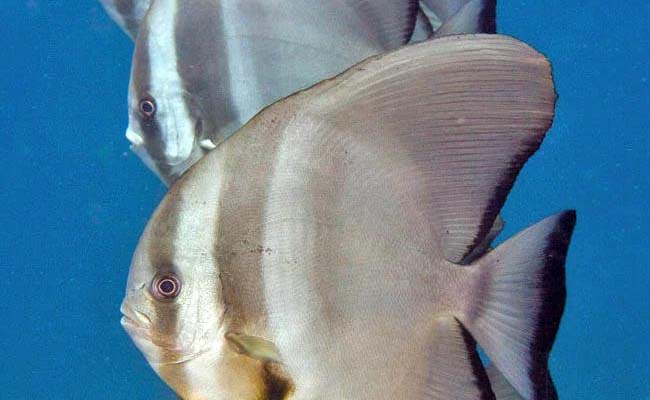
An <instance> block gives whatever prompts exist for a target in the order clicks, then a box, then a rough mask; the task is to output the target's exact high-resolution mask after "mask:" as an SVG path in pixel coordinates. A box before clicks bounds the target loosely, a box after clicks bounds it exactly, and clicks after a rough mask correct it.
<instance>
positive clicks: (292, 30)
mask: <svg viewBox="0 0 650 400" xmlns="http://www.w3.org/2000/svg"><path fill="white" fill-rule="evenodd" d="M461 3H464V2H461ZM480 3H483V2H480ZM418 4H419V3H418V1H413V0H399V1H396V0H374V1H372V2H370V1H365V0H363V1H362V0H347V1H313V0H293V1H287V0H250V1H240V0H183V1H180V0H165V1H162V0H155V1H153V2H152V3H151V6H150V9H149V12H148V13H147V14H146V16H145V17H144V20H143V21H142V23H141V24H140V27H139V33H138V36H137V40H136V48H135V53H134V58H133V65H132V71H131V83H130V86H129V127H128V129H127V132H126V136H127V138H128V139H129V140H130V141H131V143H132V147H131V148H132V150H133V151H134V152H135V153H136V154H138V156H139V157H140V158H141V159H142V160H143V161H144V162H145V164H147V166H148V167H149V168H150V169H152V170H153V171H154V172H155V173H156V174H157V175H158V176H159V177H160V178H161V179H162V180H163V181H164V182H165V183H166V184H168V185H169V184H171V183H173V182H174V181H175V180H176V179H177V178H178V177H179V176H180V175H181V174H182V173H183V172H184V171H185V170H187V169H188V168H189V167H190V166H191V165H192V164H194V163H195V162H196V161H198V160H199V159H200V158H201V157H202V156H203V155H204V154H205V153H206V152H207V151H210V150H212V149H213V148H214V147H216V146H217V145H218V144H219V143H220V142H221V141H223V140H224V139H225V138H227V137H228V136H230V135H231V134H232V133H234V132H235V131H236V130H238V129H239V128H240V127H241V126H242V125H243V124H244V123H245V122H247V121H248V120H249V119H250V118H251V117H253V116H254V115H255V114H256V113H258V112H259V111H260V110H261V109H262V108H264V107H266V106H268V105H269V104H271V103H272V102H274V101H276V100H278V99H280V98H282V97H285V96H287V95H289V94H291V93H293V92H295V91H297V90H299V89H304V88H306V87H308V86H311V85H313V84H315V83H316V82H318V81H321V80H323V79H325V78H329V77H332V76H334V75H336V74H338V73H340V72H342V71H343V70H344V69H346V68H348V67H350V66H351V65H353V64H355V63H357V62H359V61H361V60H363V59H364V58H366V57H368V56H371V55H374V54H378V53H383V52H385V51H387V50H390V49H395V48H397V47H399V46H401V45H403V44H405V43H406V42H408V40H409V38H410V37H411V35H412V33H413V29H414V25H415V18H416V14H417V12H418V10H419V8H418ZM492 6H493V4H492ZM463 9H464V8H463ZM459 13H461V14H463V13H462V12H460V11H459ZM422 15H423V14H420V19H424V18H426V17H425V16H422ZM486 15H493V14H489V13H486ZM465 17H468V18H469V17H471V18H479V17H481V15H474V14H468V15H467V16H465V15H464V14H463V15H459V16H456V18H459V19H461V20H462V19H464V18H465ZM423 23H424V22H423ZM470 25H471V26H472V27H474V26H477V27H478V26H482V25H481V24H479V23H478V22H477V21H473V23H468V26H470ZM445 26H446V24H443V25H442V26H441V29H443V28H444V27H445ZM463 28H465V26H463ZM472 29H473V28H472ZM459 32H465V31H462V30H461V31H456V32H455V33H459ZM470 32H474V31H470ZM422 35H424V36H426V32H424V33H422Z"/></svg>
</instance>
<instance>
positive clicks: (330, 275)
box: [122, 35, 575, 400]
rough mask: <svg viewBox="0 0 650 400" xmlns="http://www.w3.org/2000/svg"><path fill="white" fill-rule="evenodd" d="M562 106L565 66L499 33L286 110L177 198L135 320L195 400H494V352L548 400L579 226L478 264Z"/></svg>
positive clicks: (526, 390) (337, 84)
mask: <svg viewBox="0 0 650 400" xmlns="http://www.w3.org/2000/svg"><path fill="white" fill-rule="evenodd" d="M554 104H555V93H554V88H553V83H552V80H551V75H550V67H549V65H548V63H547V62H546V60H545V59H544V57H543V56H541V55H540V54H539V53H537V52H535V51H534V50H532V49H531V48H530V47H528V46H526V45H524V44H522V43H521V42H517V41H516V40H514V39H510V38H507V37H502V36H497V35H476V36H474V35H466V36H459V37H445V38H440V39H434V40H431V41H427V42H424V43H422V44H417V45H412V46H408V47H405V48H403V49H400V50H398V51H396V52H392V53H389V54H386V55H383V56H380V57H375V58H372V59H370V60H368V61H365V62H363V63H361V64H359V65H357V66H355V67H354V68H352V69H350V70H348V71H347V72H345V73H343V74H341V75H339V76H338V77H336V78H335V79H332V80H328V81H325V82H323V83H321V84H319V85H316V86H314V87H312V88H310V89H309V90H306V91H303V92H300V93H298V94H296V95H293V96H291V97H289V98H287V99H284V100H282V101H280V102H278V103H275V104H274V105H272V106H271V107H269V108H267V109H266V110H264V111H263V112H262V113H260V114H259V115H258V116H256V117H255V118H253V119H252V120H251V121H250V122H249V123H248V124H246V125H245V126H244V127H243V128H242V129H241V130H240V131H239V132H238V133H237V134H235V135H233V136H232V137H230V138H229V139H228V140H225V141H224V142H223V143H222V144H221V145H220V146H218V147H217V148H216V149H214V150H213V151H212V152H211V153H210V154H209V155H208V156H206V157H205V158H204V159H203V160H202V161H201V162H199V163H197V164H196V165H195V166H194V167H193V168H191V169H190V170H189V171H188V172H187V173H186V174H185V175H184V176H183V177H182V178H181V179H180V180H179V181H178V182H177V183H176V184H175V185H174V186H173V187H172V188H171V189H170V191H169V193H168V194H167V196H166V197H165V199H164V200H163V202H162V203H161V205H160V206H159V207H158V209H157V210H156V212H155V214H154V215H153V217H152V219H151V221H150V222H149V224H148V226H147V228H146V229H145V232H144V234H143V236H142V238H141V240H140V242H139V245H138V248H137V249H136V252H135V255H134V258H133V261H132V266H131V271H130V273H129V280H128V283H127V294H126V297H125V300H124V302H123V305H122V312H123V313H124V314H125V317H124V319H123V325H124V326H125V328H126V329H127V331H128V332H129V334H130V335H131V337H132V338H133V340H134V342H135V343H136V345H137V346H138V347H139V348H140V349H141V350H142V352H143V353H144V355H145V357H146V358H147V360H148V361H149V363H150V365H151V366H152V367H153V368H154V369H155V370H156V372H157V373H158V374H159V375H160V376H161V377H162V379H164V380H165V381H166V382H167V383H168V384H169V385H170V386H171V387H172V388H173V389H174V390H175V391H176V392H177V393H178V394H179V395H180V396H181V397H182V398H184V399H188V400H189V399H192V400H194V399H212V400H214V399H232V398H237V399H259V398H266V399H271V398H275V399H280V398H287V399H289V398H290V399H296V400H303V399H317V398H318V399H323V398H326V399H398V398H399V399H440V400H442V399H449V398H456V399H463V400H464V399H468V400H469V399H494V398H495V394H494V392H493V390H492V388H491V386H490V383H489V380H488V375H487V373H486V371H485V369H484V368H483V366H482V365H481V363H480V360H479V358H478V355H477V353H476V349H475V342H474V340H475V339H476V341H478V343H479V344H480V345H481V346H482V347H483V348H484V349H485V352H486V353H487V355H488V356H489V357H490V359H491V360H492V362H493V363H494V364H495V365H496V367H497V368H498V370H499V372H501V373H502V374H503V376H504V377H505V379H507V380H508V381H509V382H510V384H511V385H512V387H514V388H515V389H516V391H517V392H519V393H520V394H521V395H522V397H523V398H524V399H526V400H531V399H542V398H548V397H545V396H546V395H547V394H548V393H547V392H546V391H545V389H544V385H545V384H546V383H547V380H546V377H547V375H545V374H547V358H548V354H549V352H550V350H551V346H552V344H553V340H554V337H555V333H556V331H557V328H558V324H559V320H560V317H561V314H562V308H563V304H564V260H565V255H566V251H567V247H568V243H569V238H570V235H571V231H572V228H573V224H574V222H575V214H574V213H573V212H564V213H561V214H558V215H556V216H553V217H550V218H547V219H545V220H543V221H542V222H540V223H538V224H536V225H534V226H532V227H531V228H528V229H526V230H525V231H523V232H521V233H520V234H518V235H516V236H515V237H514V238H512V239H510V240H508V241H506V242H505V243H504V244H503V245H501V246H499V247H497V248H496V249H494V250H491V251H489V252H488V253H487V254H485V255H483V256H482V257H479V258H478V259H475V256H473V254H474V249H475V247H476V246H477V245H479V244H480V243H484V240H485V238H486V237H488V235H490V230H491V228H492V226H493V225H494V221H495V218H496V217H497V215H498V213H499V211H500V208H501V206H502V205H503V202H504V201H505V198H506V196H507V193H508V192H509V190H510V188H511V186H512V184H513V182H514V179H515V177H516V175H517V173H518V172H519V170H520V168H521V167H522V165H523V163H524V162H525V161H526V160H527V159H528V157H529V156H530V155H532V154H533V153H534V151H535V150H536V149H537V148H538V146H539V145H540V143H541V141H542V139H543V137H544V135H545V132H546V130H547V129H548V128H549V126H550V124H551V120H552V117H553V112H554ZM464 260H473V262H472V263H471V264H470V265H468V266H465V265H461V263H462V262H463V261H464ZM278 388H279V389H278Z"/></svg>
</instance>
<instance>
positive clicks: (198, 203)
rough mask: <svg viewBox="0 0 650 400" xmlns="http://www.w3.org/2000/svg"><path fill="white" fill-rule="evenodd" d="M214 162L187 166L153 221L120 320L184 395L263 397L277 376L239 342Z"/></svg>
mask: <svg viewBox="0 0 650 400" xmlns="http://www.w3.org/2000/svg"><path fill="white" fill-rule="evenodd" d="M215 151H219V150H218V149H217V150H215ZM206 161H207V160H206ZM212 166H213V165H211V164H209V163H208V164H206V163H200V164H199V165H197V168H192V170H191V171H188V173H187V174H185V175H184V176H183V177H182V178H181V179H180V180H179V182H177V183H176V184H175V185H174V186H173V187H172V188H171V189H170V191H169V192H168V194H167V195H166V197H165V199H164V200H163V201H162V203H161V204H160V205H159V207H158V208H157V210H156V212H155V213H154V215H153V216H152V218H151V220H150V221H149V223H148V224H147V227H146V228H145V231H144V233H143V234H142V236H141V238H140V241H139V243H138V246H137V248H136V251H135V253H134V255H133V258H132V261H131V266H130V271H129V276H128V280H127V288H126V294H125V297H124V300H123V302H122V306H121V312H122V315H123V317H122V319H121V323H122V326H123V327H124V329H125V330H126V332H127V333H128V334H129V336H130V337H131V339H132V340H133V342H134V343H135V345H136V347H138V349H139V350H140V351H141V352H142V353H143V354H144V356H145V358H146V359H147V361H148V362H149V364H150V366H151V367H152V368H153V369H154V370H155V371H156V373H158V375H159V376H160V377H161V378H162V379H163V380H164V381H165V382H166V383H167V384H168V385H169V386H171V387H172V388H173V389H174V390H175V391H176V392H177V393H178V394H179V395H180V396H181V397H182V398H211V399H257V398H261V397H260V393H264V391H266V390H267V386H269V382H272V381H271V380H269V376H270V375H269V372H268V371H267V370H266V369H265V367H264V365H265V364H264V363H262V362H260V361H259V359H258V358H254V357H250V356H246V355H242V352H243V351H242V347H244V348H245V347H246V346H239V347H238V346H235V345H233V339H232V334H231V332H230V330H231V320H232V316H230V315H229V313H228V312H227V310H229V308H228V307H227V306H226V301H225V300H224V293H223V290H224V289H223V287H224V282H223V281H222V278H223V277H222V275H223V274H222V271H221V270H220V261H219V260H220V258H219V257H218V253H217V251H216V248H217V244H216V239H215V238H216V237H217V236H218V235H217V233H218V232H219V231H218V222H219V220H220V219H219V213H220V209H219V206H218V205H219V202H220V197H219V196H220V192H221V183H220V182H219V179H214V177H215V176H216V177H219V176H220V175H219V174H215V173H214V168H211V167H212ZM197 180H198V182H197ZM197 183H198V185H197ZM208 183H210V184H208ZM243 343H244V344H247V343H249V341H247V340H243ZM262 348H263V350H264V349H265V347H264V346H262ZM262 353H263V354H265V357H266V354H269V353H272V352H269V351H263V352H262ZM268 390H270V389H268Z"/></svg>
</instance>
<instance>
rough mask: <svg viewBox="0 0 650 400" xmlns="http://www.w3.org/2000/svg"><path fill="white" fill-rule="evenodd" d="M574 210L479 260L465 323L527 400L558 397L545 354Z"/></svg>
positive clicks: (554, 326)
mask: <svg viewBox="0 0 650 400" xmlns="http://www.w3.org/2000/svg"><path fill="white" fill-rule="evenodd" d="M575 221H576V214H575V211H565V212H562V213H560V214H557V215H554V216H552V217H549V218H546V219H545V220H543V221H541V222H539V223H537V224H535V225H533V226H532V227H530V228H528V229H526V230H524V231H522V232H520V233H519V234H517V235H516V236H515V237H513V238H512V239H510V240H508V241H506V242H505V243H504V244H502V245H501V246H499V247H497V248H496V249H495V250H493V251H491V252H489V253H488V254H486V255H485V256H484V257H482V258H481V259H479V260H478V261H477V262H476V264H478V268H479V274H480V280H479V283H478V287H477V291H476V293H477V301H476V302H475V304H473V306H472V307H471V308H470V309H469V311H468V313H467V315H466V318H465V320H464V321H463V323H464V325H465V326H466V327H467V328H468V329H469V331H470V332H471V333H472V335H473V336H474V338H475V339H476V340H477V341H478V343H479V344H480V345H481V346H482V347H483V349H484V350H485V353H486V354H487V355H488V356H489V357H490V360H492V362H493V363H494V364H495V366H496V368H498V370H499V371H501V373H502V374H503V376H504V377H505V378H506V379H507V380H508V382H510V384H511V385H512V386H513V387H514V388H515V389H516V391H517V392H519V394H521V396H522V397H523V398H524V399H526V400H549V399H554V398H557V397H556V396H555V394H554V393H555V391H554V389H553V388H552V385H551V386H549V382H550V380H549V376H548V366H547V364H548V356H549V352H550V351H551V347H552V346H553V342H554V340H555V336H556V334H557V330H558V327H559V324H560V318H561V317H562V313H563V311H564V302H565V298H566V289H565V284H564V276H565V273H564V262H565V259H566V254H567V249H568V246H569V241H570V239H571V234H572V232H573V228H574V226H575Z"/></svg>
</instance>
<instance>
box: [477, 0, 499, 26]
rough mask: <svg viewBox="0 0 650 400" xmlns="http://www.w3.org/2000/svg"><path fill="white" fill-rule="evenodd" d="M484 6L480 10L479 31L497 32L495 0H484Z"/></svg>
mask: <svg viewBox="0 0 650 400" xmlns="http://www.w3.org/2000/svg"><path fill="white" fill-rule="evenodd" d="M484 3H485V7H483V11H481V15H480V16H479V20H480V21H481V24H482V25H481V32H483V33H497V1H496V0H485V2H484Z"/></svg>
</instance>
